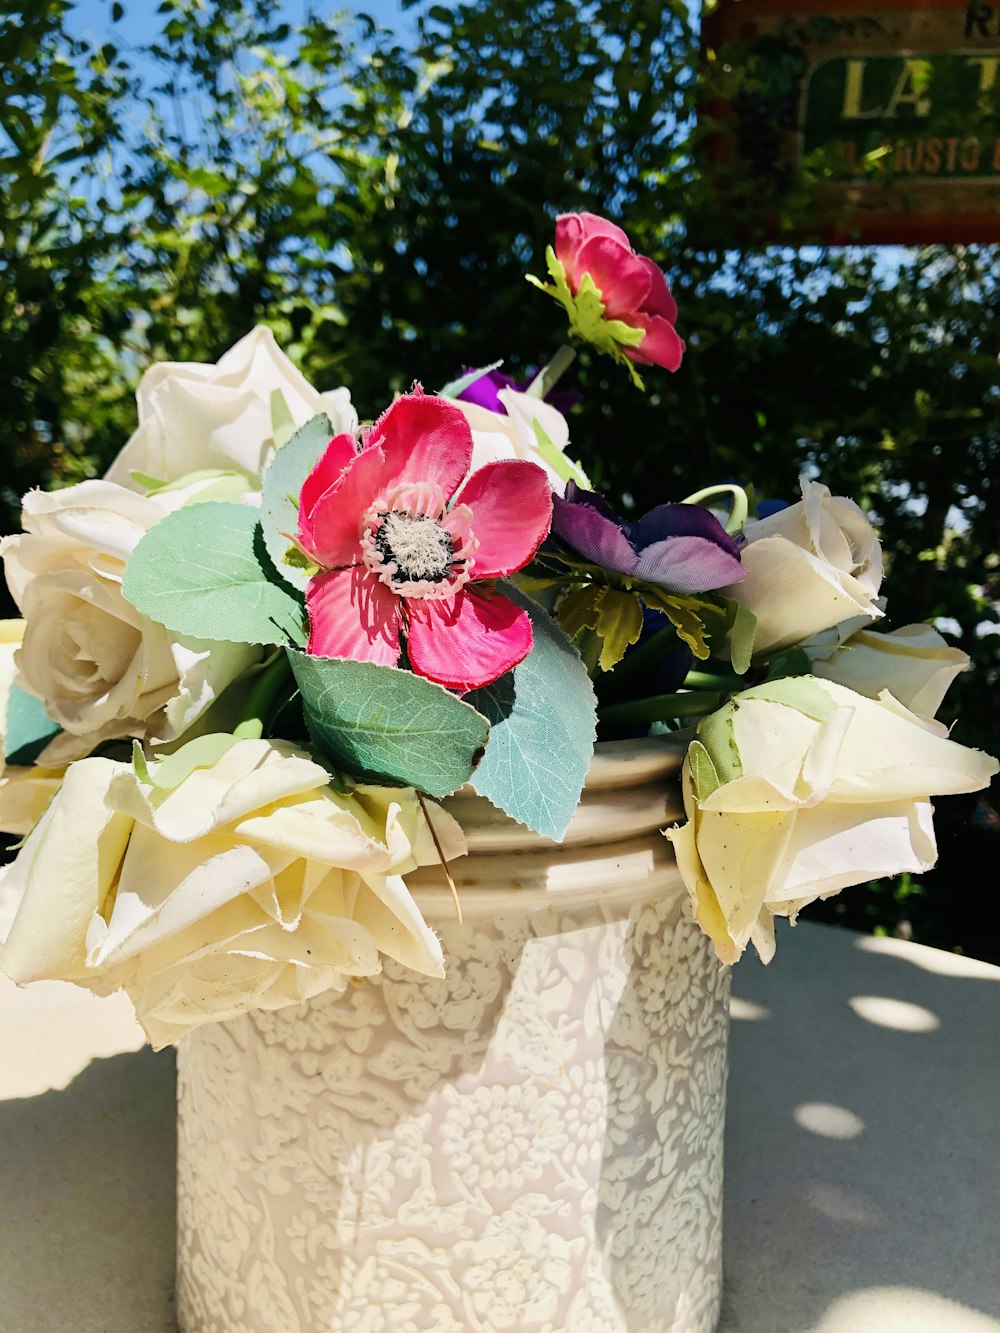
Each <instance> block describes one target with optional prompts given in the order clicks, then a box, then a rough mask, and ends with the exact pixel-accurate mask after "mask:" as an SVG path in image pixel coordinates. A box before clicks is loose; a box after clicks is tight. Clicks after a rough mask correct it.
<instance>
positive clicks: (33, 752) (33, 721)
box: [3, 681, 62, 765]
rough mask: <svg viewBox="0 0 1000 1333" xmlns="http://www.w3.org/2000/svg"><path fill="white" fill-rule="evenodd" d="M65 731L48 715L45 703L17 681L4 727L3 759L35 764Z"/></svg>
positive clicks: (8, 696) (9, 698) (8, 705)
mask: <svg viewBox="0 0 1000 1333" xmlns="http://www.w3.org/2000/svg"><path fill="white" fill-rule="evenodd" d="M61 730H62V728H61V727H60V726H59V725H58V723H56V722H53V721H52V719H51V718H50V717H49V715H48V714H47V713H46V711H45V705H44V704H43V703H42V701H41V699H36V698H35V696H34V695H33V694H29V693H28V691H27V690H24V689H22V688H21V686H20V685H18V684H17V682H16V681H14V682H13V683H12V684H11V687H10V692H9V694H8V695H7V716H6V718H5V719H4V725H3V751H4V753H3V758H4V760H5V761H6V762H7V763H8V764H24V765H27V764H33V763H34V762H35V760H36V759H37V758H38V756H39V755H40V754H41V752H42V751H43V750H44V749H45V747H46V745H48V743H49V741H50V740H51V739H52V738H53V736H58V735H59V733H60V731H61Z"/></svg>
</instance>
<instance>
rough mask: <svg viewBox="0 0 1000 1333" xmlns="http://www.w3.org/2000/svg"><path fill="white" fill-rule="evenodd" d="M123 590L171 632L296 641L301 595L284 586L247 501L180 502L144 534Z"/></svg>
mask: <svg viewBox="0 0 1000 1333" xmlns="http://www.w3.org/2000/svg"><path fill="white" fill-rule="evenodd" d="M122 591H123V593H124V594H125V597H126V598H127V599H128V601H130V602H131V603H132V605H133V606H134V607H135V608H136V609H137V610H139V611H141V612H142V614H143V615H144V616H149V618H150V620H155V621H157V622H158V623H159V624H161V625H166V627H167V628H168V629H171V630H173V631H174V632H175V633H176V634H189V635H191V636H192V637H193V638H196V639H216V640H223V641H225V642H228V643H274V644H301V643H303V642H304V641H305V635H304V631H303V622H304V618H305V613H304V610H303V606H302V603H301V601H300V600H299V599H298V598H297V597H295V596H293V595H292V594H291V593H290V592H289V591H288V589H287V588H285V587H282V586H281V584H280V581H279V579H278V576H277V574H276V572H275V570H274V568H273V566H272V564H271V561H270V558H269V557H268V554H267V551H266V550H265V549H264V541H263V537H262V535H261V530H260V523H259V522H258V519H257V511H256V510H255V509H253V508H251V507H250V506H249V505H241V504H222V503H209V504H199V505H191V506H188V507H187V508H184V509H178V510H176V511H175V512H174V513H172V514H168V515H167V517H166V518H164V519H161V520H160V522H159V523H157V524H156V526H155V527H153V528H151V529H150V530H149V532H147V533H146V535H145V537H143V538H142V540H141V541H140V542H139V545H138V546H137V547H136V548H135V551H134V552H133V553H132V555H131V556H130V558H129V561H128V565H127V566H126V569H125V578H124V581H123V583H122Z"/></svg>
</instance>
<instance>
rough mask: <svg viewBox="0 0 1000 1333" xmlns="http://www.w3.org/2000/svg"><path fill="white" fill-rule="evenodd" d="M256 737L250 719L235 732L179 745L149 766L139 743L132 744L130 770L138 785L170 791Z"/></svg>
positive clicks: (255, 726) (256, 730)
mask: <svg viewBox="0 0 1000 1333" xmlns="http://www.w3.org/2000/svg"><path fill="white" fill-rule="evenodd" d="M260 735H261V728H260V724H259V722H256V720H255V719H254V720H253V721H252V722H251V725H250V726H249V727H247V726H246V725H243V724H241V725H240V726H239V727H237V728H236V731H235V732H228V731H216V732H211V733H209V734H208V735H206V736H197V737H196V738H195V739H194V740H193V741H188V743H187V744H186V745H182V746H181V747H180V749H179V750H175V751H174V752H173V754H168V755H164V757H163V758H162V759H159V760H156V761H155V762H153V764H152V766H150V763H149V761H148V760H147V758H146V756H145V754H144V753H143V750H142V746H141V745H140V744H139V742H138V741H133V742H132V767H133V768H134V769H135V771H136V776H137V777H138V778H139V781H140V782H144V783H146V784H147V786H150V787H156V788H157V789H158V790H159V791H173V790H174V788H175V787H179V786H180V785H181V783H182V782H183V781H184V779H185V778H188V777H190V776H191V774H192V773H193V772H194V771H195V769H196V768H211V767H212V765H213V764H217V763H218V762H219V760H220V759H221V758H222V757H223V755H226V754H228V753H229V751H230V750H231V749H232V748H233V746H234V745H235V744H236V743H237V742H238V741H241V740H248V739H253V740H259V739H260Z"/></svg>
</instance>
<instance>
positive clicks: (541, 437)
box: [534, 417, 590, 490]
mask: <svg viewBox="0 0 1000 1333" xmlns="http://www.w3.org/2000/svg"><path fill="white" fill-rule="evenodd" d="M534 427H535V440H536V442H537V444H538V452H539V453H540V454H541V456H542V458H544V460H545V462H546V463H548V465H549V467H550V468H551V469H552V471H553V472H554V473H555V474H556V476H558V477H561V478H562V479H563V481H575V482H576V484H577V485H578V486H582V487H583V488H584V490H589V489H590V483H589V482H588V481H587V478H586V476H585V474H584V471H583V468H581V467H580V466H579V464H577V463H574V462H573V460H572V458H567V457H566V455H565V454H564V453H563V451H562V450H561V449H557V448H556V446H555V444H554V443H553V442H552V440H551V439H550V438H549V436H548V435H547V434H546V432H545V428H544V426H543V425H542V423H541V422H540V421H539V420H538V418H537V417H536V418H535V421H534Z"/></svg>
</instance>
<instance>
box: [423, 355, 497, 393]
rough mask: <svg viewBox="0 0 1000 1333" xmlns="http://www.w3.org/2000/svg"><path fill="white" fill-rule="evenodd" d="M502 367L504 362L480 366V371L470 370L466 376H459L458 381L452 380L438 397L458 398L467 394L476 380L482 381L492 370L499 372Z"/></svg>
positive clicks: (493, 362)
mask: <svg viewBox="0 0 1000 1333" xmlns="http://www.w3.org/2000/svg"><path fill="white" fill-rule="evenodd" d="M502 365H503V362H502V361H492V362H491V363H490V364H489V365H488V366H480V367H479V369H478V370H470V371H468V372H467V373H466V374H465V375H461V376H459V378H458V379H457V380H450V381H449V382H448V383H447V384H446V385H445V386H444V388H443V389H439V390H438V397H439V398H457V397H458V396H459V395H460V394H462V393H464V392H465V390H466V389H467V388H468V387H469V385H470V384H475V382H476V380H480V379H482V377H483V376H484V375H488V374H489V373H490V371H491V370H499V369H500V367H501V366H502Z"/></svg>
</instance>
